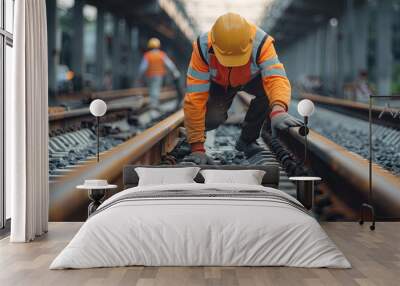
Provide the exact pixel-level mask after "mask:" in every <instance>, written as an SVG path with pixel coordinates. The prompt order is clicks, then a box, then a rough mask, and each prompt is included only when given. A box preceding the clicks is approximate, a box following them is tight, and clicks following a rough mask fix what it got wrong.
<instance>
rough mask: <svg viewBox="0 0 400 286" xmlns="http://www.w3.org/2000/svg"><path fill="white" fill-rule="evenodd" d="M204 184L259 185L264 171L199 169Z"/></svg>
mask: <svg viewBox="0 0 400 286" xmlns="http://www.w3.org/2000/svg"><path fill="white" fill-rule="evenodd" d="M200 173H201V174H202V175H203V177H204V183H205V184H213V183H223V184H232V183H233V184H246V185H261V183H262V179H263V177H264V175H265V171H261V170H201V171H200Z"/></svg>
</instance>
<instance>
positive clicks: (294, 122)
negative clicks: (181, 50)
mask: <svg viewBox="0 0 400 286" xmlns="http://www.w3.org/2000/svg"><path fill="white" fill-rule="evenodd" d="M273 42H274V40H273V38H272V37H271V36H268V35H267V34H266V33H265V32H264V31H263V30H261V29H260V28H258V27H257V26H255V25H253V24H251V23H249V22H247V20H246V19H244V18H242V17H241V16H240V15H238V14H234V13H228V14H225V15H223V16H220V17H219V18H218V19H217V21H216V22H215V23H214V25H213V27H212V29H211V31H210V32H207V33H204V34H203V35H201V36H200V37H199V38H198V39H197V41H196V42H194V43H193V52H192V57H191V60H190V64H189V68H188V72H187V82H186V83H187V88H186V95H185V99H184V113H185V127H186V131H187V137H188V141H189V143H190V145H191V149H192V153H191V155H190V156H188V157H187V158H186V159H185V160H186V161H191V162H195V163H197V164H210V163H212V159H210V158H209V157H208V156H207V155H206V153H205V149H204V141H205V131H208V130H212V129H215V128H217V127H218V126H219V125H220V124H222V123H223V122H225V120H226V119H227V117H228V116H227V111H228V109H229V107H230V106H231V104H232V100H233V98H234V96H235V94H236V93H237V92H238V91H245V92H247V93H250V94H252V95H254V96H255V97H254V99H253V100H252V101H251V103H250V106H249V109H248V111H247V113H246V116H245V119H244V122H243V125H242V132H241V136H240V138H239V139H238V141H237V144H236V149H237V150H239V151H242V152H244V153H245V154H246V156H247V157H250V156H252V155H254V154H256V153H258V152H260V151H262V150H263V149H262V148H261V147H260V146H259V145H258V144H257V143H256V140H257V138H258V137H259V135H260V131H261V128H262V125H263V123H264V121H265V119H266V118H267V116H268V114H269V116H270V118H271V128H272V133H273V136H276V130H277V129H287V128H289V127H291V126H299V125H301V121H300V120H298V119H296V118H294V117H292V116H290V115H289V114H288V113H287V110H288V106H289V103H290V97H291V87H290V83H289V80H288V79H287V77H286V73H285V69H284V67H283V65H282V63H281V62H280V61H279V59H278V56H277V54H276V51H275V48H274V45H273Z"/></svg>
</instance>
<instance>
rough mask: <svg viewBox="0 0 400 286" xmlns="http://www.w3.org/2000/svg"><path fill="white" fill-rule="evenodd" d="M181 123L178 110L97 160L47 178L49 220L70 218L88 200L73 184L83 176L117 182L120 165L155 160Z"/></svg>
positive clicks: (167, 149)
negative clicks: (60, 176) (63, 173)
mask: <svg viewBox="0 0 400 286" xmlns="http://www.w3.org/2000/svg"><path fill="white" fill-rule="evenodd" d="M182 123H183V111H182V110H180V111H178V112H176V113H174V114H172V115H171V116H169V117H168V118H166V119H164V120H162V121H160V122H159V123H157V124H156V125H154V126H153V127H151V128H149V129H147V130H145V131H144V132H142V133H140V134H138V135H136V136H135V137H133V138H131V139H129V140H128V141H126V142H124V143H122V144H120V145H118V146H117V147H115V148H113V149H111V150H109V151H106V152H104V153H103V154H101V156H100V162H99V163H97V162H96V159H95V158H93V159H91V160H90V161H88V162H86V163H85V164H83V165H80V166H77V167H75V168H74V169H73V170H71V172H69V173H67V174H66V176H63V177H62V179H60V180H59V181H54V182H50V220H51V221H60V220H65V219H69V218H71V215H73V214H74V212H75V211H76V209H75V208H80V209H82V206H83V205H85V203H87V202H88V199H87V194H86V193H84V192H81V191H77V190H76V189H75V187H76V186H77V185H79V184H82V183H83V182H84V180H85V179H90V178H91V179H96V178H98V179H100V178H101V179H106V180H108V182H109V183H117V184H119V185H120V186H121V179H122V169H123V167H124V166H125V165H128V164H139V163H140V164H159V163H160V161H161V157H162V156H163V155H165V154H167V153H168V152H170V151H172V149H173V148H174V147H175V146H176V144H177V143H178V136H179V127H180V126H181V125H182Z"/></svg>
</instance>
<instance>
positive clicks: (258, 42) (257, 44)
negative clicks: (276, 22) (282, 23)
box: [250, 27, 267, 76]
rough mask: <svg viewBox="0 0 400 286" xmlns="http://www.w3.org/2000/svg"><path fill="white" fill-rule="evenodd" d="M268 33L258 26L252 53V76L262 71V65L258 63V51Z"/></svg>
mask: <svg viewBox="0 0 400 286" xmlns="http://www.w3.org/2000/svg"><path fill="white" fill-rule="evenodd" d="M266 35H267V33H265V32H264V31H263V30H261V29H260V28H258V27H257V30H256V35H255V37H254V43H253V51H252V54H251V65H250V72H251V75H252V76H254V75H257V74H258V73H259V72H260V67H259V65H258V64H257V51H258V49H259V48H260V45H261V43H262V41H263V39H264V37H265V36H266Z"/></svg>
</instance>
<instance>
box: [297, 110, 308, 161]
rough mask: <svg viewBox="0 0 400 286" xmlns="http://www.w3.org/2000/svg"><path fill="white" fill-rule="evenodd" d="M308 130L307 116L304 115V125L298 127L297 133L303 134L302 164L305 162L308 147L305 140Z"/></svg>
mask: <svg viewBox="0 0 400 286" xmlns="http://www.w3.org/2000/svg"><path fill="white" fill-rule="evenodd" d="M308 132H309V129H308V116H304V125H303V126H301V127H300V129H299V134H300V135H301V136H304V165H306V164H307V149H308V142H307V134H308Z"/></svg>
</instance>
